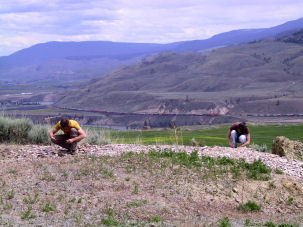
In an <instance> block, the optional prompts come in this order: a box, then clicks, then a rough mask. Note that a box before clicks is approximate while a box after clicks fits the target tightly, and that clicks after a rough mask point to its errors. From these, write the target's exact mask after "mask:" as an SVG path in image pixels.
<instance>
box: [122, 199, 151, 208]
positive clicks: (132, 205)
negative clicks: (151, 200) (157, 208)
mask: <svg viewBox="0 0 303 227" xmlns="http://www.w3.org/2000/svg"><path fill="white" fill-rule="evenodd" d="M143 204H146V200H142V201H137V200H134V201H132V202H129V203H127V204H126V206H127V207H140V206H142V205H143Z"/></svg>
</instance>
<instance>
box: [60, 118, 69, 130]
mask: <svg viewBox="0 0 303 227" xmlns="http://www.w3.org/2000/svg"><path fill="white" fill-rule="evenodd" d="M60 125H61V127H62V128H66V127H68V125H69V120H68V119H61V120H60Z"/></svg>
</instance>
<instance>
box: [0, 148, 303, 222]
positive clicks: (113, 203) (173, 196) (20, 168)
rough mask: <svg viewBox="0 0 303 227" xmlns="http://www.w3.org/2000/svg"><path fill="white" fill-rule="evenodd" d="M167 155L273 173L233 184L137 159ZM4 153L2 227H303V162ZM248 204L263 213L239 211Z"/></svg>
mask: <svg viewBox="0 0 303 227" xmlns="http://www.w3.org/2000/svg"><path fill="white" fill-rule="evenodd" d="M168 149H169V150H173V151H180V152H183V151H186V152H187V153H191V152H193V151H194V150H197V151H198V154H200V155H202V156H204V157H206V156H211V157H219V156H225V157H228V158H233V159H237V160H238V159H240V158H244V159H246V160H247V162H248V163H251V162H253V161H254V160H259V159H260V160H262V162H263V163H265V164H266V165H267V166H269V167H271V169H272V172H271V174H270V179H269V180H254V179H249V178H247V177H246V176H245V173H244V172H238V174H240V176H238V177H234V175H232V174H231V173H232V172H230V171H229V169H228V167H227V166H221V167H218V168H217V167H211V168H206V166H202V168H200V169H197V168H193V167H191V168H188V167H187V166H184V165H181V164H178V163H174V162H171V161H170V159H166V158H161V159H157V158H156V157H153V156H151V155H144V154H143V153H141V154H140V155H136V153H140V152H148V151H150V150H155V151H160V150H162V151H164V150H165V151H168ZM0 151H1V152H0V154H1V156H0V157H1V165H0V166H1V167H0V184H1V186H0V210H1V212H0V215H1V216H0V224H1V225H10V224H11V225H13V226H104V225H105V226H106V225H112V226H117V225H118V226H121V225H124V226H125V225H126V226H129V225H131V224H134V225H135V226H138V225H144V224H145V225H146V224H148V223H149V224H151V223H154V225H156V226H160V225H164V226H173V225H176V226H203V225H204V224H205V225H207V226H209V225H212V226H220V224H222V222H223V220H224V218H228V222H230V223H231V224H232V226H243V225H244V224H245V223H246V224H248V223H250V224H254V225H258V224H259V225H261V224H264V223H266V222H269V221H270V222H272V223H276V224H281V223H291V224H299V223H303V182H302V179H303V168H302V166H303V163H302V162H299V161H296V160H288V159H285V158H280V157H278V156H275V155H271V154H266V153H260V152H256V151H253V150H251V149H247V148H243V149H231V148H225V147H200V148H198V147H183V146H143V145H125V144H122V145H117V144H115V145H114V144H113V145H105V146H93V145H87V144H82V145H81V146H80V147H79V150H78V153H77V154H76V155H75V156H71V155H67V154H65V153H64V152H63V151H60V148H58V147H57V146H37V145H24V146H21V145H5V144H2V145H0ZM128 152H132V153H128ZM209 160H210V159H209ZM232 167H235V166H231V169H233V168H232ZM276 169H278V170H281V171H282V172H283V174H277V173H276V172H277V171H275V170H276ZM248 201H253V202H254V203H256V204H259V205H261V209H260V211H255V212H244V211H243V210H241V209H240V210H239V209H238V207H239V206H240V205H243V204H245V203H247V202H248ZM225 220H227V219H225ZM161 223H162V224H161Z"/></svg>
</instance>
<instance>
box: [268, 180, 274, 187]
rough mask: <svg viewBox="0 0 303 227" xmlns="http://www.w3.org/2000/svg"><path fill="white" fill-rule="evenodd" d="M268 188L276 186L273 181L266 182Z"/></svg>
mask: <svg viewBox="0 0 303 227" xmlns="http://www.w3.org/2000/svg"><path fill="white" fill-rule="evenodd" d="M268 186H269V189H274V188H276V185H275V182H273V181H271V182H269V183H268Z"/></svg>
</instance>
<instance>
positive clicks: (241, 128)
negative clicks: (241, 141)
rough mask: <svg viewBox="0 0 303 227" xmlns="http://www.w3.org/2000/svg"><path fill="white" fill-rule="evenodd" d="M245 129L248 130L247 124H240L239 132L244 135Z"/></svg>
mask: <svg viewBox="0 0 303 227" xmlns="http://www.w3.org/2000/svg"><path fill="white" fill-rule="evenodd" d="M245 128H246V123H245V122H244V121H243V122H241V123H240V124H239V131H240V132H241V133H243V132H245Z"/></svg>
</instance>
